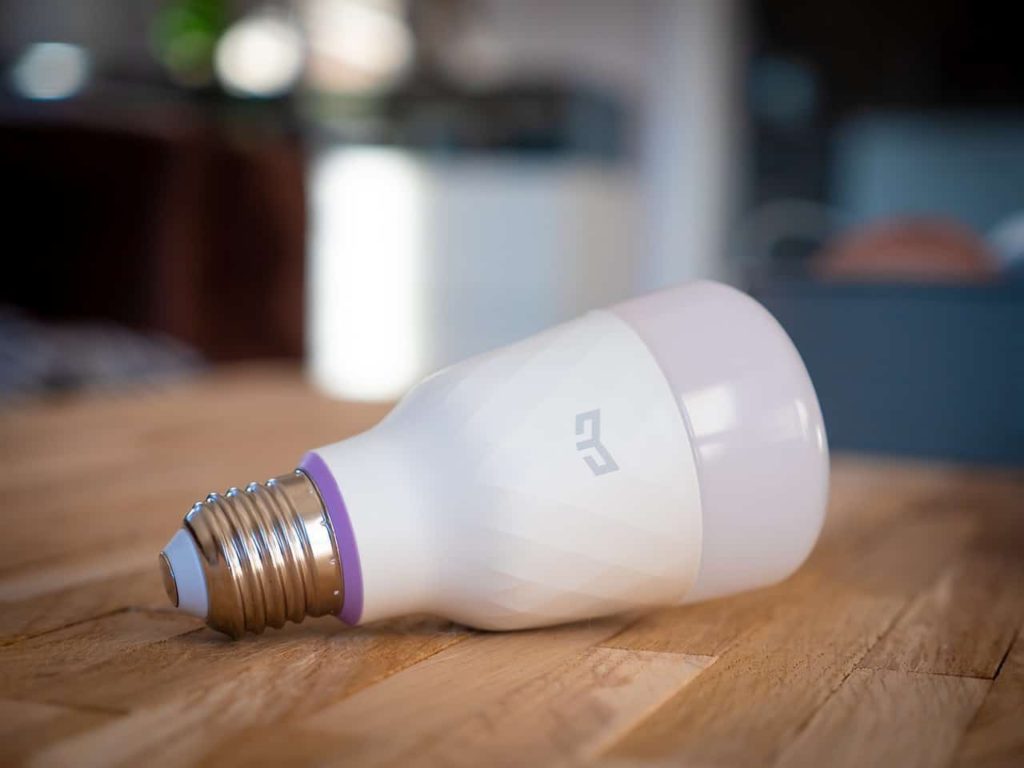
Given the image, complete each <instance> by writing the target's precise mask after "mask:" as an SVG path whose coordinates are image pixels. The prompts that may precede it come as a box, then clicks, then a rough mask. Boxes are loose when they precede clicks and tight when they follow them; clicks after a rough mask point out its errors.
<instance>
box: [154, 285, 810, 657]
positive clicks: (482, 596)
mask: <svg viewBox="0 0 1024 768" xmlns="http://www.w3.org/2000/svg"><path fill="white" fill-rule="evenodd" d="M827 494H828V447H827V443H826V439H825V428H824V424H823V422H822V417H821V411H820V409H819V407H818V401H817V398H816V397H815V393H814V388H813V386H812V384H811V380H810V378H809V377H808V375H807V371H806V369H805V368H804V366H803V363H802V362H801V360H800V357H799V355H798V354H797V351H796V349H795V348H794V346H793V344H792V342H791V341H790V340H789V338H788V337H787V336H786V334H785V332H784V331H783V330H782V328H781V327H780V326H779V324H778V323H777V322H776V321H775V320H774V318H772V317H771V315H770V314H769V313H768V312H767V311H766V310H765V309H764V308H763V307H761V306H760V305H759V304H758V303H757V302H755V301H754V300H752V299H751V298H749V297H747V296H746V295H744V294H742V293H740V292H739V291H736V290H734V289H732V288H728V287H726V286H724V285H719V284H716V283H710V282H697V283H690V284H685V285H682V286H679V287H677V288H673V289H670V290H667V291H663V292H660V293H655V294H652V295H650V296H646V297H643V298H640V299H636V300H633V301H628V302H626V303H624V304H619V305H617V306H614V307H611V308H610V309H607V310H599V311H596V312H591V313H589V314H587V315H584V316H583V317H581V318H579V319H577V320H574V321H571V322H569V323H565V324H564V325H560V326H557V327H555V328H552V329H550V330H548V331H546V332H544V333H541V334H539V335H537V336H535V337H532V338H530V339H527V340H525V341H522V342H519V343H517V344H513V345H511V346H508V347H505V348H503V349H499V350H496V351H493V352H489V353H486V354H483V355H480V356H478V357H475V358H473V359H470V360H467V361H465V362H463V363H460V364H458V365H455V366H453V367H451V368H448V369H446V370H443V371H441V372H440V373H437V374H435V375H433V376H431V377H430V378H428V379H426V380H425V381H423V382H422V383H421V384H419V385H418V386H417V387H415V388H414V389H413V390H412V391H410V392H409V394H408V395H407V396H406V397H405V398H404V399H403V400H402V401H401V402H400V403H399V404H398V405H397V406H396V407H395V409H394V410H393V411H392V412H391V413H390V414H389V415H388V416H387V417H386V418H385V419H384V420H383V421H382V422H381V423H380V424H379V425H377V426H376V427H374V428H373V429H371V430H369V431H367V432H364V433H363V434H360V435H357V436H355V437H352V438H349V439H347V440H343V441H341V442H339V443H335V444H333V445H328V446H325V447H323V448H319V449H316V450H314V451H312V452H310V453H308V454H307V455H306V456H305V458H304V459H303V460H302V462H301V464H300V466H299V468H298V469H297V470H295V472H294V473H292V474H290V475H284V476H281V477H279V478H276V479H274V480H271V481H269V482H267V483H266V484H262V485H260V484H252V485H250V486H248V488H246V489H245V490H244V491H242V490H238V489H232V490H230V491H228V492H227V493H226V494H224V495H216V494H213V495H211V496H209V497H208V498H207V499H206V501H204V502H200V503H198V504H196V505H195V506H194V507H193V508H192V510H191V511H190V512H189V513H188V515H186V517H185V523H184V526H183V528H182V529H181V530H180V531H178V533H177V534H176V535H175V536H174V538H173V539H172V540H171V542H170V544H168V546H167V547H166V548H165V549H164V551H163V553H162V554H161V563H162V566H163V570H164V577H165V584H166V586H167V589H168V593H169V594H170V596H171V598H172V600H173V601H174V602H175V604H176V605H178V606H179V607H181V608H182V609H184V610H186V611H189V612H191V613H193V614H195V615H197V616H201V617H204V618H205V619H206V621H207V622H208V623H209V624H210V626H212V627H213V628H215V629H218V630H220V631H222V632H225V633H227V634H229V635H232V636H235V637H238V636H240V635H242V634H244V633H245V632H246V631H254V632H260V631H262V630H263V628H264V627H265V626H267V625H269V626H275V627H279V626H281V625H283V624H284V623H285V622H286V621H289V620H291V621H301V620H302V618H303V617H304V616H307V615H323V614H328V613H331V614H337V615H338V616H340V618H342V619H343V620H345V621H346V622H348V623H350V624H360V623H364V622H370V621H376V620H378V619H385V618H388V617H393V616H400V615H403V614H408V613H420V612H428V613H433V614H438V615H441V616H445V617H448V618H450V619H453V620H455V621H458V622H461V623H464V624H467V625H470V626H474V627H480V628H486V629H519V628H525V627H536V626H543V625H549V624H556V623H560V622H566V621H573V620H577V619H584V618H588V617H594V616H601V615H606V614H613V613H617V612H620V611H625V610H627V609H636V608H643V607H648V606H659V605H674V604H680V603H685V602H691V601H696V600H701V599H706V598H711V597H716V596H719V595H726V594H730V593H733V592H738V591H741V590H745V589H750V588H754V587H759V586H764V585H768V584H771V583H774V582H777V581H780V580H782V579H784V578H786V577H787V576H788V575H789V574H791V573H792V572H793V571H794V570H796V568H797V567H799V565H800V564H801V563H802V562H803V561H804V559H805V558H806V557H807V555H808V553H809V552H810V550H811V548H812V547H813V545H814V542H815V540H816V539H817V536H818V532H819V531H820V529H821V525H822V521H823V518H824V512H825V505H826V498H827Z"/></svg>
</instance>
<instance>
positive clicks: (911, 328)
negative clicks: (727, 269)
mask: <svg viewBox="0 0 1024 768" xmlns="http://www.w3.org/2000/svg"><path fill="white" fill-rule="evenodd" d="M752 293H753V294H754V295H755V296H756V297H757V298H758V299H759V300H760V301H761V302H763V303H764V304H765V306H767V307H768V309H769V310H771V312H772V313H773V314H774V315H775V316H776V317H777V318H778V319H779V322H780V323H782V325H783V327H785V329H786V331H787V332H788V333H789V334H790V336H791V337H792V338H793V341H794V343H795V344H796V346H797V349H799V350H800V354H801V355H802V356H803V358H804V362H805V363H806V364H807V368H808V370H809V371H810V374H811V378H812V379H813V380H814V385H815V388H816V389H817V392H818V397H819V399H820V401H821V407H822V411H823V413H824V416H825V425H826V429H827V430H828V436H829V443H830V445H831V446H832V447H833V448H834V449H838V450H843V449H849V450H855V451H869V452H878V453H890V454H902V455H910V456H922V457H929V458H943V459H956V460H962V461H970V462H988V463H999V464H1024V283H1021V282H1014V281H1008V282H1005V283H1000V284H993V285H916V284H885V283H883V284H849V283H824V282H820V281H815V280H810V279H770V280H766V281H763V282H761V283H759V284H758V285H757V286H755V288H754V290H753V291H752Z"/></svg>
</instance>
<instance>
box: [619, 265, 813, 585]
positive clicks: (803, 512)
mask: <svg viewBox="0 0 1024 768" xmlns="http://www.w3.org/2000/svg"><path fill="white" fill-rule="evenodd" d="M613 311H614V312H615V313H616V314H617V315H618V316H619V317H621V318H622V319H624V320H625V321H626V322H628V323H629V324H630V325H631V326H632V327H633V328H634V329H635V330H636V332H637V333H638V334H639V335H640V337H641V338H642V339H643V340H644V342H645V343H646V344H647V346H648V347H649V348H650V350H651V353H652V354H653V355H654V358H655V359H656V360H657V361H658V364H659V365H660V367H661V369H662V371H663V372H664V374H665V378H666V379H667V380H668V383H669V386H671V388H672V391H673V392H674V393H675V395H676V398H677V401H678V403H679V408H680V411H681V414H682V416H683V418H684V419H685V421H686V425H687V431H688V434H689V438H690V441H691V445H692V448H693V451H694V454H695V457H696V462H697V473H698V476H699V482H700V495H701V504H702V507H703V523H704V524H703V547H702V548H703V554H702V558H701V569H700V575H699V576H698V578H697V581H696V583H695V584H694V586H693V589H692V591H691V592H690V594H689V596H688V599H689V600H699V599H705V598H710V597H717V596H719V595H724V594H729V593H731V592H738V591H740V590H744V589H751V588H753V587H758V586H763V585H765V584H770V583H772V582H775V581H779V580H780V579H783V578H785V577H786V576H788V575H789V574H790V573H792V572H793V570H795V569H796V567H797V566H799V565H800V563H802V562H803V561H804V559H805V558H806V557H807V555H808V554H809V553H810V551H811V548H812V547H813V546H814V542H815V541H816V540H817V537H818V533H819V532H820V530H821V525H822V522H823V520H824V513H825V505H826V503H827V500H828V476H829V462H828V443H827V441H826V438H825V424H824V421H823V420H822V417H821V409H820V408H819V406H818V398H817V396H816V395H815V393H814V387H813V386H812V384H811V379H810V377H809V376H808V374H807V370H806V369H805V368H804V365H803V361H802V360H801V359H800V356H799V354H798V353H797V351H796V348H795V347H794V346H793V343H792V341H790V339H789V337H788V336H787V335H786V332H785V331H783V330H782V327H781V326H780V325H779V324H778V322H777V321H776V320H775V318H774V317H772V316H771V314H769V312H768V311H767V310H766V309H765V308H764V307H762V306H761V305H760V304H758V303H757V302H756V301H754V300H753V299H751V298H750V297H748V296H746V295H745V294H743V293H741V292H739V291H737V290H734V289H732V288H729V287H727V286H724V285H720V284H717V283H711V282H697V283H690V284H686V285H682V286H679V287H677V288H672V289H669V290H666V291H662V292H660V293H656V294H653V295H651V296H646V297H643V298H640V299H635V300H633V301H629V302H626V303H624V304H620V305H618V306H616V307H614V308H613Z"/></svg>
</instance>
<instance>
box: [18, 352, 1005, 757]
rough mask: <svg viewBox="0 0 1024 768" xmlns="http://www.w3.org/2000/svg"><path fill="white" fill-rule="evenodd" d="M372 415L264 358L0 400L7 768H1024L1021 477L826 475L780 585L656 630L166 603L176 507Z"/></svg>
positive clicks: (651, 620)
mask: <svg viewBox="0 0 1024 768" xmlns="http://www.w3.org/2000/svg"><path fill="white" fill-rule="evenodd" d="M386 410H387V408H386V407H385V406H375V405H374V406H371V405H357V404H351V403H339V402H332V401H329V400H327V399H325V398H322V397H320V396H317V395H316V394H314V393H313V392H311V391H310V390H309V389H308V388H307V387H306V386H305V385H304V384H303V383H302V379H301V377H300V376H299V374H298V372H297V371H294V370H292V369H290V368H275V367H266V366H263V367H243V368H232V369H225V370H222V371H218V372H216V373H214V374H211V375H208V376H206V377H204V378H202V379H200V380H198V381H194V382H191V383H183V384H179V385H175V386H168V387H166V388H163V389H147V390H145V391H136V392H132V393H129V394H119V395H92V396H88V397H82V396H80V397H69V398H66V399H62V400H50V401H46V402H28V403H20V404H9V405H7V406H5V407H3V408H2V409H0V515H2V518H0V523H2V526H3V528H2V530H3V536H0V763H3V764H5V765H7V764H31V765H76V766H77V765H140V764H144V765H147V766H162V765H210V766H214V765H216V766H230V765H287V764H315V765H353V766H363V765H368V766H376V765H403V766H405V765H459V766H463V765H464V766H488V765H502V766H504V765H507V766H519V765H524V766H527V765H529V766H533V765H608V766H644V765H666V766H669V765H671V766H678V765H700V766H719V765H721V766H733V765H736V766H748V765H749V766H764V765H782V766H823V765H851V766H867V765H873V766H876V765H881V766H885V765H893V766H945V765H985V766H997V765H1006V766H1011V765H1024V635H1022V629H1024V472H1022V471H1021V470H1020V469H1016V470H1014V469H1008V468H1004V469H985V468H964V467H955V466H950V465H934V464H925V463H911V462H905V461H896V460H886V459H882V458H872V459H869V458H863V457H861V458H858V457H850V456H846V457H839V458H835V459H834V460H833V478H832V494H831V501H830V509H829V517H828V521H827V523H826V527H825V530H824V532H823V534H822V538H821V541H820V542H819V544H818V547H817V548H816V549H815V551H814V553H813V554H812V556H811V558H810V560H809V561H808V563H807V564H806V565H805V566H804V567H803V568H802V569H801V570H800V571H799V572H798V573H797V574H796V575H794V576H793V577H792V578H790V579H789V580H787V581H786V582H784V583H783V584H780V585H777V586H775V587H771V588H768V589H763V590H759V591H757V592H752V593H748V594H744V595H738V596H736V597H732V598H728V599H722V600H715V601H712V602H708V603H703V604H699V605H693V606H687V607H683V608H668V609H664V610H660V611H657V612H654V613H648V614H638V615H631V616H623V617H611V618H607V619H601V620H595V621H591V622H585V623H580V624H575V625H569V626H564V627H556V628H553V629H546V630H538V631H529V632H515V633H504V634H502V633H483V632H475V631H472V630H467V629H465V628H462V627H458V626H455V625H452V624H451V623H449V622H447V621H445V620H443V619H439V618H433V617H427V616H413V617H409V618H406V619H403V620H401V621H393V622H385V623H380V624H376V625H371V626H367V627H361V628H358V629H351V628H347V627H345V626H344V625H342V624H341V623H340V622H338V621H335V620H333V619H330V618H326V619H318V620H312V621H306V622H305V623H303V624H301V625H298V626H291V627H289V628H287V629H284V630H280V631H274V630H270V631H268V632H267V633H266V634H264V635H263V636H260V637H249V638H246V639H244V640H242V641H239V642H232V641H229V640H227V639H226V638H223V637H221V636H219V635H217V634H216V633H214V632H212V631H211V630H209V629H206V628H205V627H204V626H203V625H202V623H201V622H199V621H198V620H196V619H193V618H190V617H188V616H185V615H182V614H179V613H177V612H175V611H173V610H172V609H171V608H170V606H169V604H168V603H167V599H166V597H165V596H164V594H163V590H162V588H161V585H160V579H159V576H158V572H157V568H156V553H157V552H158V551H159V549H160V547H161V546H162V545H163V544H164V543H165V542H166V540H167V539H168V538H169V537H170V535H171V534H172V533H173V532H174V531H175V530H176V529H177V527H178V525H179V523H180V520H181V517H182V515H183V514H184V512H185V511H187V510H188V508H189V506H190V505H191V502H192V501H194V500H195V499H197V498H200V497H201V496H203V495H205V494H206V493H207V492H209V491H211V490H224V489H225V488H226V487H228V486H230V485H242V484H244V483H246V482H248V481H250V480H255V479H265V478H267V477H269V476H272V475H275V474H280V473H282V472H285V471H288V470H289V469H291V468H292V467H293V466H294V465H295V463H296V461H297V459H298V458H299V457H300V456H301V455H302V453H303V452H304V451H305V450H306V449H308V448H311V447H315V446H318V445H322V444H325V443H328V442H333V441H335V440H338V439H341V438H343V437H346V436H348V435H351V434H354V433H356V432H359V431H362V430H364V429H366V428H368V427H370V426H372V425H373V424H374V423H375V422H376V421H377V420H379V419H380V418H381V417H382V416H383V415H384V413H385V412H386Z"/></svg>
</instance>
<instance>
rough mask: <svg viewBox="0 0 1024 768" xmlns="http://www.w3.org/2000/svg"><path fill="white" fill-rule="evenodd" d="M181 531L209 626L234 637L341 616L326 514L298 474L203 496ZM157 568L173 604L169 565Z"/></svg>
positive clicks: (341, 591)
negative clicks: (195, 564)
mask: <svg viewBox="0 0 1024 768" xmlns="http://www.w3.org/2000/svg"><path fill="white" fill-rule="evenodd" d="M184 528H185V530H186V531H187V532H188V533H189V534H190V535H191V537H192V539H193V541H194V543H195V546H196V550H197V552H198V555H199V561H200V564H201V568H202V571H203V578H204V581H205V584H206V595H207V614H206V622H207V624H209V625H210V627H212V628H213V629H216V630H218V631H219V632H223V633H224V634H226V635H230V636H231V637H234V638H238V637H241V636H242V635H244V634H245V633H246V632H256V633H259V632H262V631H263V630H264V628H266V627H268V626H270V627H281V626H283V625H284V624H285V623H286V622H289V621H293V622H300V621H302V620H303V619H304V618H305V617H306V616H323V615H326V614H338V613H340V612H341V611H342V607H343V605H344V601H345V580H344V577H343V575H342V568H341V565H340V557H339V554H338V547H337V541H336V537H335V534H334V529H333V526H332V523H331V517H330V515H329V514H328V511H327V508H326V506H325V504H324V501H323V499H322V498H321V496H320V494H319V492H318V491H317V488H316V486H315V485H314V484H313V482H312V481H311V480H310V478H309V477H308V476H307V475H306V473H305V472H303V471H301V470H296V471H295V472H293V473H291V474H288V475H282V476H280V477H275V478H273V479H271V480H268V481H267V482H266V483H252V484H250V485H249V486H247V487H246V488H245V490H239V489H238V488H231V489H230V490H228V491H227V492H226V493H224V494H223V495H222V494H216V493H213V494H210V495H209V496H207V497H206V500H205V501H202V502H198V503H197V504H195V505H194V506H193V507H192V509H191V511H189V513H188V514H187V515H186V516H185V522H184ZM161 563H162V565H163V567H164V570H165V579H164V581H165V585H166V586H167V591H168V595H169V596H170V597H171V599H172V601H174V602H175V603H176V602H177V598H178V594H177V593H178V590H177V587H176V586H175V583H176V579H175V577H174V573H173V563H172V562H171V561H170V560H169V559H168V558H167V557H166V556H162V558H161ZM168 572H169V573H168ZM168 576H169V578H167V577H168Z"/></svg>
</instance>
